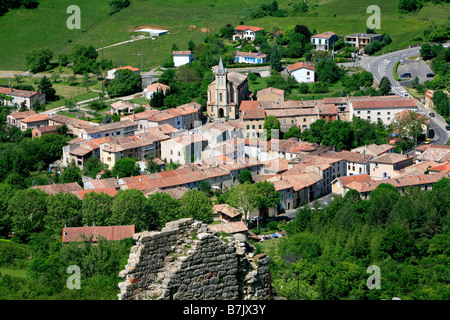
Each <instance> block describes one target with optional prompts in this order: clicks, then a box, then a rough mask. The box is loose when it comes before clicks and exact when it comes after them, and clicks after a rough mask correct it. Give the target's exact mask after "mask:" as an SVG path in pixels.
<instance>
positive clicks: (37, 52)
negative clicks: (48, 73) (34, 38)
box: [25, 48, 53, 73]
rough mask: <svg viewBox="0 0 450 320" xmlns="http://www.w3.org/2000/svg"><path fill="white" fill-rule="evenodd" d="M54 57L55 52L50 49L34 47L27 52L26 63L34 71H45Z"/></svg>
mask: <svg viewBox="0 0 450 320" xmlns="http://www.w3.org/2000/svg"><path fill="white" fill-rule="evenodd" d="M52 58H53V52H52V51H51V50H50V49H45V48H41V49H32V50H31V51H29V52H27V53H26V54H25V65H26V66H27V68H29V69H30V71H31V72H32V73H37V72H41V71H44V70H45V69H46V68H47V66H48V65H49V64H50V60H51V59H52Z"/></svg>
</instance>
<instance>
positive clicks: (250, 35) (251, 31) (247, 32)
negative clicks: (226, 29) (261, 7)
mask: <svg viewBox="0 0 450 320" xmlns="http://www.w3.org/2000/svg"><path fill="white" fill-rule="evenodd" d="M261 30H263V28H260V27H253V26H243V25H239V26H237V27H236V28H234V35H233V41H238V40H239V39H245V40H247V41H253V40H255V37H256V35H257V34H258V32H260V31H261Z"/></svg>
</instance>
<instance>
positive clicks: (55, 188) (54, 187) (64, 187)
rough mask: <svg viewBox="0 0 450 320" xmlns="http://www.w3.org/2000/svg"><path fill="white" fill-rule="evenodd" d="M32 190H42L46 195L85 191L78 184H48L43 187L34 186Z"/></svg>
mask: <svg viewBox="0 0 450 320" xmlns="http://www.w3.org/2000/svg"><path fill="white" fill-rule="evenodd" d="M32 188H33V189H39V190H42V191H44V192H45V193H47V194H52V195H54V194H58V193H68V192H72V191H79V190H83V188H82V187H81V186H80V185H79V184H78V183H77V182H70V183H59V184H48V185H43V186H34V187H32Z"/></svg>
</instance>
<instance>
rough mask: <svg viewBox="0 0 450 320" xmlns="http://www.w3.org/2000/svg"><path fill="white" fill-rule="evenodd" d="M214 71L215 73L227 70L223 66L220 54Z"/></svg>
mask: <svg viewBox="0 0 450 320" xmlns="http://www.w3.org/2000/svg"><path fill="white" fill-rule="evenodd" d="M215 72H216V73H226V72H227V70H226V69H225V67H224V66H223V62H222V55H221V56H220V60H219V65H218V66H217V68H216V70H215Z"/></svg>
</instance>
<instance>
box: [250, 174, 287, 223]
mask: <svg viewBox="0 0 450 320" xmlns="http://www.w3.org/2000/svg"><path fill="white" fill-rule="evenodd" d="M255 186H256V192H257V194H258V199H257V207H258V209H259V212H260V213H261V214H262V215H263V216H264V215H265V214H266V211H267V209H270V208H273V207H275V206H276V205H277V204H278V203H280V201H281V193H280V192H278V191H277V190H276V189H275V186H274V185H273V184H272V183H270V182H269V181H267V180H266V181H263V182H257V183H255Z"/></svg>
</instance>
